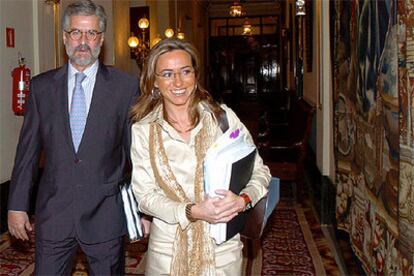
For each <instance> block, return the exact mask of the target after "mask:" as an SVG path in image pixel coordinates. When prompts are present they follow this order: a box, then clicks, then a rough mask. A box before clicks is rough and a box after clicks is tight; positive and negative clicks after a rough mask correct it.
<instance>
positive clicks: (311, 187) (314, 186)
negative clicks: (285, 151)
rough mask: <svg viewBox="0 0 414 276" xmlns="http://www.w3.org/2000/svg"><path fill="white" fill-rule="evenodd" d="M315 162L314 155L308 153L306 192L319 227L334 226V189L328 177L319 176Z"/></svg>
mask: <svg viewBox="0 0 414 276" xmlns="http://www.w3.org/2000/svg"><path fill="white" fill-rule="evenodd" d="M315 160H316V159H315V156H314V153H313V152H311V151H309V152H308V157H307V159H306V162H305V182H306V186H307V191H308V194H309V197H310V199H311V200H312V203H313V205H314V207H315V210H316V212H317V216H318V218H319V221H320V223H321V225H333V226H336V219H335V204H336V188H335V185H334V183H332V181H331V180H330V179H329V177H327V176H325V175H322V174H321V172H320V171H319V168H318V167H317V166H316V161H315ZM335 228H336V227H335Z"/></svg>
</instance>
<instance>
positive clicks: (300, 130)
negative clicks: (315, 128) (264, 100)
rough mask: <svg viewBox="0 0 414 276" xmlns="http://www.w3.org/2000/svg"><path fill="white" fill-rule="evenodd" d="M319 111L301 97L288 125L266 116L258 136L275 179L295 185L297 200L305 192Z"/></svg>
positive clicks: (294, 104) (259, 147)
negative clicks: (314, 119)
mask: <svg viewBox="0 0 414 276" xmlns="http://www.w3.org/2000/svg"><path fill="white" fill-rule="evenodd" d="M314 112H315V109H314V108H313V107H312V106H311V105H309V104H308V103H307V102H306V101H305V100H304V99H302V98H300V99H298V100H296V101H293V102H292V103H291V107H290V110H289V112H288V121H287V124H272V123H271V122H272V121H274V120H272V118H270V117H269V116H265V117H264V122H262V126H264V127H263V129H262V130H261V131H260V133H259V135H258V138H257V140H258V149H259V152H260V154H261V156H262V157H263V159H264V162H265V163H266V164H267V165H268V166H269V168H270V171H271V174H272V176H275V177H279V178H280V180H281V181H289V182H293V183H294V185H293V192H294V196H295V198H296V199H299V200H301V199H302V196H303V189H304V161H305V156H306V151H307V145H308V140H309V137H310V133H311V128H312V117H313V114H314Z"/></svg>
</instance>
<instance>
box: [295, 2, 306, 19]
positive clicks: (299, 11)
mask: <svg viewBox="0 0 414 276" xmlns="http://www.w3.org/2000/svg"><path fill="white" fill-rule="evenodd" d="M303 15H306V9H305V0H296V16H303Z"/></svg>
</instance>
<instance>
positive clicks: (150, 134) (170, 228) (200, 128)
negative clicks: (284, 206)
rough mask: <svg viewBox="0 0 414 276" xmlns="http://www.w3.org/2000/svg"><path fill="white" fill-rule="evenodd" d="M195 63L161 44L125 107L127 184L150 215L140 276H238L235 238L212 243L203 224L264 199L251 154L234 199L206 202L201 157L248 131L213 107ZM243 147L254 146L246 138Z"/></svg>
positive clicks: (177, 43)
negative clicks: (227, 134) (226, 133)
mask: <svg viewBox="0 0 414 276" xmlns="http://www.w3.org/2000/svg"><path fill="white" fill-rule="evenodd" d="M199 69H200V64H199V58H198V55H197V52H196V50H195V48H194V47H193V46H192V45H191V44H189V43H187V42H183V41H181V40H177V39H165V40H163V41H161V42H159V43H158V44H157V45H156V46H155V47H154V48H153V49H152V50H151V52H150V54H149V56H148V60H147V63H146V65H145V67H144V69H143V72H142V77H141V93H142V94H141V96H140V98H139V100H138V102H137V103H136V104H135V106H134V107H133V109H132V113H131V114H132V119H133V122H134V124H133V126H132V149H131V158H132V162H133V172H132V185H133V190H134V193H135V196H136V198H137V200H138V202H139V209H140V211H141V212H143V213H145V214H148V215H150V216H153V217H154V219H153V223H152V225H151V232H150V233H151V234H150V240H149V247H148V252H147V264H146V270H145V271H146V274H147V275H161V274H170V275H241V263H242V243H241V241H240V235H239V234H237V235H236V236H234V237H233V238H232V239H230V240H228V241H226V242H224V243H222V244H220V245H216V244H215V242H214V240H213V239H211V238H210V237H209V224H214V223H218V222H228V221H230V220H231V219H232V218H234V217H235V216H236V215H237V214H238V213H239V212H243V211H244V210H245V209H246V206H249V205H251V204H252V205H253V206H254V205H255V204H256V202H257V201H259V199H261V198H262V197H263V196H264V195H265V194H266V193H267V185H268V183H269V180H270V173H269V169H268V168H267V166H265V165H264V164H263V161H262V159H261V158H260V156H258V155H257V156H256V158H255V165H254V169H253V175H252V177H251V179H250V181H249V183H248V184H247V186H246V187H245V188H244V189H243V190H242V191H241V193H240V194H239V195H236V194H234V193H232V192H231V191H228V190H216V194H217V197H205V195H204V189H203V188H204V187H203V159H204V155H205V152H206V150H207V149H208V147H209V146H210V145H211V144H212V142H213V141H215V139H217V138H218V137H219V136H220V135H221V134H222V131H221V129H220V127H219V125H218V123H217V118H220V115H221V113H222V112H225V114H226V116H227V120H228V123H229V126H230V127H231V128H233V127H237V128H239V129H240V131H243V132H246V133H248V130H247V129H246V127H245V126H244V125H243V124H242V123H241V122H240V120H239V119H238V118H237V116H236V115H235V113H234V112H233V111H232V110H230V109H229V108H228V107H226V106H220V105H219V104H218V103H216V102H215V101H214V100H213V99H212V97H211V96H210V94H209V93H208V92H207V91H206V90H204V89H203V88H202V87H201V86H200V85H199V83H198V77H199ZM247 142H248V143H250V144H253V140H252V138H251V136H250V134H248V135H247Z"/></svg>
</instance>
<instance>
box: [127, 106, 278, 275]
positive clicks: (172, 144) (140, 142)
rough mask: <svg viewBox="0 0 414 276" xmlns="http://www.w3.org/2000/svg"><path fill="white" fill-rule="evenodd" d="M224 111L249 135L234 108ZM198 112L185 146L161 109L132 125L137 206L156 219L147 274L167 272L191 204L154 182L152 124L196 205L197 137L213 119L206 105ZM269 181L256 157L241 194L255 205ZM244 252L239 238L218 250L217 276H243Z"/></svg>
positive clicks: (171, 164)
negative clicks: (169, 194) (205, 121)
mask: <svg viewBox="0 0 414 276" xmlns="http://www.w3.org/2000/svg"><path fill="white" fill-rule="evenodd" d="M222 108H223V109H224V110H225V111H226V114H227V119H228V122H229V126H230V128H232V127H234V126H235V127H237V128H239V129H240V131H245V132H247V133H248V130H247V128H246V127H245V126H244V125H243V124H242V122H241V121H240V120H239V118H238V117H237V116H236V114H235V113H234V112H233V111H232V110H231V109H230V108H228V107H227V106H225V105H222ZM198 109H199V112H200V114H201V116H200V123H199V124H198V125H197V127H195V128H194V129H193V130H191V134H190V139H189V141H188V142H186V141H184V140H183V139H182V138H181V136H180V135H179V133H178V132H177V131H176V130H175V129H174V128H173V127H172V126H171V125H170V124H169V123H168V122H166V121H165V120H164V119H163V116H162V114H163V110H162V106H159V107H157V108H156V109H155V110H154V111H152V112H151V113H150V114H148V115H147V116H146V117H145V118H144V119H142V120H141V121H140V122H136V123H134V124H133V126H132V145H131V159H132V164H133V171H132V187H133V191H134V194H135V197H136V198H137V200H138V202H139V210H140V211H141V212H143V213H145V214H148V215H150V216H153V217H154V219H153V223H152V225H151V232H150V238H149V248H148V252H147V267H146V274H147V275H156V274H164V273H167V274H168V273H169V268H170V263H171V258H172V251H173V249H172V247H173V243H174V238H175V233H176V228H177V226H179V227H181V228H182V229H185V228H186V227H187V226H188V224H189V223H190V222H189V221H188V219H187V217H186V215H185V206H186V204H187V203H180V202H176V201H173V200H171V199H169V198H168V197H167V196H166V195H165V194H164V192H163V191H162V189H161V188H160V187H159V186H158V185H157V183H156V181H155V177H154V175H153V172H152V168H151V164H150V159H149V129H150V128H149V126H150V124H151V123H152V122H157V123H158V124H160V126H161V129H162V137H163V142H164V147H165V151H166V154H167V157H168V161H169V165H170V167H171V170H172V171H173V173H174V175H175V177H176V179H177V181H178V183H180V185H181V186H182V188H183V190H184V191H185V193H186V194H187V196H188V198H189V199H190V200H194V177H195V169H196V168H195V167H196V154H195V137H196V135H197V133H198V132H199V131H200V129H201V128H202V121H203V117H204V116H212V114H211V112H210V111H209V109H208V108H207V107H206V106H205V105H204V104H200V105H199V107H198ZM221 134H222V131H221V129H220V128H219V126H217V135H216V138H217V137H219V136H220V135H221ZM246 136H247V140H246V142H247V143H250V144H253V139H252V137H251V135H250V134H248V135H246ZM270 178H271V176H270V172H269V168H268V167H267V166H266V165H264V164H263V160H262V158H261V157H260V156H259V154H257V156H256V159H255V165H254V169H253V175H252V177H251V179H250V181H249V183H248V184H247V186H246V188H245V189H243V190H242V193H246V194H248V195H249V197H250V198H251V200H252V204H253V205H255V204H256V203H257V202H258V201H259V200H260V199H261V198H262V197H263V196H264V195H265V194H266V193H267V185H268V183H269V181H270ZM212 242H213V240H212ZM241 250H242V243H241V242H240V236H239V235H236V236H235V237H234V238H232V239H231V240H229V241H226V242H225V243H223V244H221V245H218V246H215V254H216V269H217V275H220V274H221V275H239V274H240V273H241V272H240V269H241V261H242V255H241ZM220 271H221V272H220Z"/></svg>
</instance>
